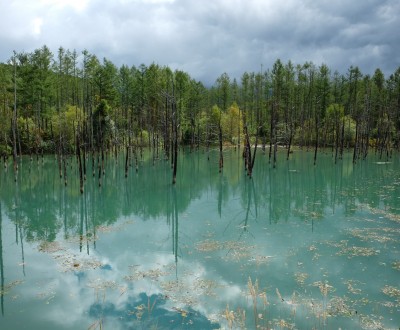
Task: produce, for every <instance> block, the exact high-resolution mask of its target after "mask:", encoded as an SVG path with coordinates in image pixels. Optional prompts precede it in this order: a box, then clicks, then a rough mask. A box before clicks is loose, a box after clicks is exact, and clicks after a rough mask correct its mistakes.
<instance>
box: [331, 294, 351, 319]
mask: <svg viewBox="0 0 400 330" xmlns="http://www.w3.org/2000/svg"><path fill="white" fill-rule="evenodd" d="M349 303H351V302H349V299H348V298H346V297H345V298H342V297H333V298H332V299H330V300H329V303H328V308H327V313H328V315H329V316H346V317H349V316H352V315H353V314H354V313H355V311H354V309H353V308H351V307H350V306H349Z"/></svg>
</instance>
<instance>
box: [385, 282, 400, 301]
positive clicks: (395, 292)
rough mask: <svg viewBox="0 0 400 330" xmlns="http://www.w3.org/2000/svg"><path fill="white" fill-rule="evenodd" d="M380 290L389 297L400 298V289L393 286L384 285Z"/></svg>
mask: <svg viewBox="0 0 400 330" xmlns="http://www.w3.org/2000/svg"><path fill="white" fill-rule="evenodd" d="M382 292H383V293H384V294H385V295H387V296H389V297H393V298H396V299H400V289H398V288H396V287H394V286H390V285H385V287H384V288H383V289H382Z"/></svg>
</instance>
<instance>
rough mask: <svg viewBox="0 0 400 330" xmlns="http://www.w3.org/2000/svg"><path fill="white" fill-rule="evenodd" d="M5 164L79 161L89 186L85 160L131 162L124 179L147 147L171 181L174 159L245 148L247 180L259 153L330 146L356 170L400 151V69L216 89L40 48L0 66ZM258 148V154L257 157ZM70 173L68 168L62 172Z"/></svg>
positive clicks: (252, 76)
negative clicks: (181, 153) (374, 157)
mask: <svg viewBox="0 0 400 330" xmlns="http://www.w3.org/2000/svg"><path fill="white" fill-rule="evenodd" d="M0 118H1V120H0V132H1V133H0V134H1V136H0V153H1V155H2V156H3V157H4V158H6V157H7V156H8V155H13V158H14V166H18V164H17V162H16V159H17V157H18V156H19V155H21V154H30V155H35V154H36V155H40V154H43V153H56V154H58V156H59V157H58V159H59V169H60V176H62V175H63V173H62V172H63V157H67V156H68V155H71V154H76V156H77V158H78V159H79V162H80V163H82V165H81V173H82V174H81V176H82V180H84V177H85V175H86V168H87V164H86V160H87V159H88V157H87V154H92V155H93V157H92V158H91V159H92V161H93V162H94V161H95V159H96V157H97V163H96V164H99V166H98V167H96V166H94V165H93V164H92V165H93V166H92V168H93V171H94V169H95V168H96V171H97V170H98V171H99V176H100V173H101V171H102V170H103V165H102V163H104V153H106V152H110V151H112V152H116V153H117V152H120V151H121V150H123V151H124V152H126V162H125V170H126V172H127V171H128V165H129V164H131V162H136V163H137V157H138V153H139V155H140V152H141V148H143V147H144V146H150V147H152V150H153V152H154V159H156V158H157V157H161V156H162V157H166V158H168V159H170V160H171V164H173V167H174V173H175V175H176V161H174V160H176V159H177V152H178V148H179V146H181V145H187V146H190V148H191V149H193V148H198V147H199V146H200V145H202V146H206V147H207V148H209V147H210V146H212V145H217V146H218V147H219V150H220V161H219V165H220V169H221V168H222V167H223V153H222V150H223V146H224V145H226V144H232V145H236V146H241V145H242V146H244V148H243V155H244V158H245V163H246V169H247V171H248V173H249V175H251V172H252V167H253V165H254V158H255V153H256V152H257V150H258V148H257V147H260V148H261V149H262V150H263V151H265V150H267V148H266V147H267V146H269V148H268V153H269V159H270V161H271V163H272V164H273V166H275V162H276V152H277V147H278V146H280V145H282V146H286V148H287V150H286V152H287V156H288V157H289V154H290V151H291V148H292V145H298V146H300V147H312V148H313V150H314V152H315V156H314V161H316V158H317V152H318V149H319V148H321V147H330V148H332V151H333V153H334V155H335V160H336V159H338V158H340V157H341V155H342V153H343V150H344V149H345V148H352V150H353V160H354V161H357V160H358V159H361V158H364V157H366V156H367V154H368V152H369V151H370V150H371V148H373V150H374V151H375V152H378V153H379V154H380V155H381V156H389V155H390V152H391V151H392V150H393V149H394V148H398V147H399V141H400V134H399V133H400V68H398V69H397V70H396V71H395V72H394V73H393V74H391V75H390V76H389V77H385V76H384V74H383V73H382V71H381V70H380V69H376V70H375V72H374V74H373V75H372V76H370V75H368V74H365V75H364V74H362V73H361V72H360V70H359V68H358V67H350V68H349V69H348V71H347V73H345V74H340V73H338V72H331V70H330V69H329V68H328V67H327V66H326V65H324V64H322V65H320V66H316V65H315V64H313V63H309V62H307V63H304V64H301V65H300V64H298V65H294V64H292V63H291V62H290V61H289V62H288V63H282V62H281V61H280V60H276V62H275V63H274V65H273V67H272V68H269V69H266V70H264V69H263V68H262V67H261V68H260V71H259V72H245V73H244V74H243V75H242V77H241V79H240V81H237V80H236V79H231V78H230V77H229V76H228V75H227V74H225V73H224V74H222V75H221V76H220V77H219V78H218V79H217V80H216V82H215V84H214V85H213V86H212V87H206V86H204V85H203V84H202V83H201V82H198V81H196V80H195V79H193V78H191V77H190V75H189V74H188V73H186V72H183V71H180V70H175V71H172V70H171V69H170V68H169V67H167V66H159V65H157V64H155V63H153V64H151V65H149V66H146V65H144V64H141V65H139V66H138V67H136V66H132V67H128V66H126V65H123V66H121V67H117V66H116V65H114V64H113V63H112V62H111V61H109V60H107V59H103V60H100V59H98V58H97V57H96V55H94V54H90V53H89V52H88V51H86V50H84V51H83V52H82V53H77V52H76V51H75V50H74V51H70V50H67V49H64V48H62V47H61V48H59V49H58V52H57V54H52V53H51V51H50V50H49V49H48V48H47V47H46V46H43V47H42V48H40V49H36V50H35V51H33V52H32V53H25V52H21V53H15V52H14V54H12V56H11V58H10V60H9V61H8V62H7V63H2V64H0ZM254 147H256V148H254ZM64 166H65V165H64ZM65 174H66V173H65Z"/></svg>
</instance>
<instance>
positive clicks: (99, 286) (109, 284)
mask: <svg viewBox="0 0 400 330" xmlns="http://www.w3.org/2000/svg"><path fill="white" fill-rule="evenodd" d="M87 286H88V287H89V288H92V289H95V290H106V289H116V288H117V287H118V285H117V283H116V282H115V281H102V280H101V279H96V280H93V281H91V282H89V283H88V284H87Z"/></svg>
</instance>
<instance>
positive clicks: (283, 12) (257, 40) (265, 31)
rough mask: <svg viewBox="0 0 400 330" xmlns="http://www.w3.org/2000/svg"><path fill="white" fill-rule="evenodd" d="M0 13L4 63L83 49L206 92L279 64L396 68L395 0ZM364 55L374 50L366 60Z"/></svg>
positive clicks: (184, 1) (166, 2)
mask: <svg viewBox="0 0 400 330" xmlns="http://www.w3.org/2000/svg"><path fill="white" fill-rule="evenodd" d="M0 11H1V12H3V13H9V14H8V15H6V16H5V17H4V19H3V20H2V21H0V44H1V45H2V47H1V49H0V60H1V61H5V60H6V59H7V58H9V56H10V54H11V53H12V50H13V49H16V50H17V51H21V50H25V51H33V50H34V49H36V48H39V47H41V46H42V45H43V44H46V45H48V46H49V47H50V49H52V50H53V52H56V51H57V48H58V47H59V46H63V47H64V48H69V49H77V50H78V51H81V50H83V49H88V50H89V51H90V52H91V53H94V54H96V55H98V57H99V58H102V57H107V58H109V59H110V60H111V61H113V62H114V63H115V64H117V65H122V64H128V65H139V64H141V63H145V64H150V63H151V62H153V61H155V62H157V63H159V64H161V65H170V66H177V67H179V68H181V69H183V70H185V71H188V72H189V73H190V74H191V75H193V76H194V78H196V79H201V80H203V81H206V82H207V83H213V82H214V81H215V79H216V78H217V77H218V76H219V75H220V74H221V73H223V72H227V73H228V74H230V75H235V76H236V77H238V76H240V75H241V73H243V72H244V71H256V70H258V69H259V66H260V64H263V65H264V67H266V68H268V67H271V66H272V64H273V62H274V61H275V60H276V59H277V58H281V59H282V60H288V59H291V60H292V61H293V62H296V63H304V62H305V61H314V62H316V64H320V63H319V62H320V61H321V60H323V61H324V62H325V63H326V64H327V65H328V66H334V67H332V69H333V70H335V69H338V70H339V71H342V72H345V71H346V70H347V68H348V67H349V66H350V65H354V64H355V65H359V66H360V68H361V70H365V71H368V70H370V68H371V67H373V68H375V67H381V68H382V69H383V70H384V71H386V72H389V73H391V72H393V71H394V70H395V69H396V68H397V67H398V66H399V65H400V58H399V55H398V54H399V53H400V37H399V34H398V33H396V32H395V31H397V30H399V29H400V19H399V17H400V5H399V3H398V1H396V0H385V1H381V0H379V1H378V0H371V1H365V2H363V3H354V4H353V3H349V2H348V1H335V2H331V1H325V0H321V1H311V0H301V1H294V0H290V1H272V0H268V1H264V0H250V1H244V0H234V1H232V0H229V1H228V0H215V1H194V0H192V1H190V0H118V1H106V0H71V1H69V0H39V1H29V2H27V1H23V0H16V1H13V2H7V1H4V2H2V3H1V4H0ZM25 22H32V24H26V23H25ZM32 34H33V35H34V36H35V38H32V37H31V36H32ZM366 47H370V49H379V50H380V51H375V52H373V53H370V54H365V53H364V52H365V49H366ZM374 47H375V48H374ZM332 48H334V49H335V52H334V55H333V54H331V53H330V51H329V50H330V49H332ZM382 49H383V50H384V51H382ZM358 58H362V62H360V63H350V61H349V59H358Z"/></svg>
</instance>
